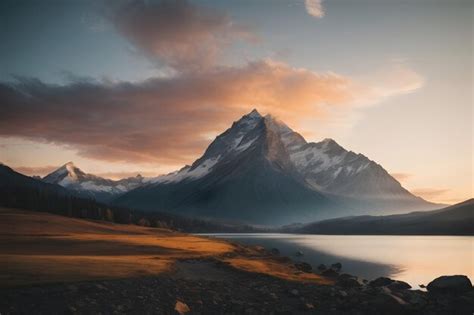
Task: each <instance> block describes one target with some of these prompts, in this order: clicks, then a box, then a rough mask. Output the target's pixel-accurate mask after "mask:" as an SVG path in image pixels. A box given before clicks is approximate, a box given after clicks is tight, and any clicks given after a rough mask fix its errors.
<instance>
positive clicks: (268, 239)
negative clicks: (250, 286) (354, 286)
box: [206, 234, 474, 288]
mask: <svg viewBox="0 0 474 315" xmlns="http://www.w3.org/2000/svg"><path fill="white" fill-rule="evenodd" d="M206 235H208V236H212V237H218V238H225V239H228V240H232V241H237V242H240V243H244V244H249V245H261V246H264V247H265V248H267V249H271V248H274V247H275V248H278V249H279V250H280V252H281V254H282V255H285V256H291V257H292V259H294V260H301V261H306V262H308V263H310V264H311V265H312V266H313V268H316V267H317V266H318V265H319V264H321V263H322V264H326V265H329V264H332V263H335V262H340V263H342V267H343V272H347V273H350V274H354V275H357V276H359V277H362V278H365V279H368V280H371V279H374V278H376V277H380V276H387V277H390V278H392V279H398V280H403V281H406V282H408V283H409V284H411V285H412V287H414V288H418V285H420V284H425V285H426V284H428V283H429V282H430V281H431V280H433V279H435V278H437V277H439V276H441V275H454V274H463V275H467V276H468V277H469V278H470V279H471V281H473V280H474V237H470V236H346V235H298V234H206ZM299 250H301V251H303V253H304V256H303V257H296V256H295V253H296V252H297V251H299Z"/></svg>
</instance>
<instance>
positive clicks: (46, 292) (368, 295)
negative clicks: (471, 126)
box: [0, 259, 474, 314]
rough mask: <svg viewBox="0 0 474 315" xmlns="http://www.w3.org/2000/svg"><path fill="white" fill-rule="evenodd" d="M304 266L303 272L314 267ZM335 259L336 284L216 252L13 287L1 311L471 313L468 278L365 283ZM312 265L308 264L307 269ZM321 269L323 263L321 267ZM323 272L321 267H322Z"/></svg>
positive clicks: (2, 297)
mask: <svg viewBox="0 0 474 315" xmlns="http://www.w3.org/2000/svg"><path fill="white" fill-rule="evenodd" d="M310 267H311V266H309V265H301V264H300V265H298V266H297V268H298V269H300V271H299V272H310V270H308V269H309V268H310ZM340 267H341V266H340V265H338V264H335V265H333V266H332V267H331V268H329V269H325V270H323V271H322V274H324V275H326V276H327V277H330V278H332V279H333V280H334V283H335V284H334V285H320V284H314V283H303V282H296V281H288V280H283V279H279V278H275V277H271V276H267V275H262V274H255V273H250V272H244V271H239V270H236V269H234V268H232V267H230V266H229V265H228V264H225V263H223V262H222V261H219V260H216V259H193V260H183V261H180V262H178V263H177V264H176V267H175V268H174V270H173V272H170V273H167V274H164V275H161V276H156V277H150V276H147V277H143V278H134V279H123V280H107V281H87V282H76V283H72V284H71V283H69V284H54V285H40V286H34V287H27V288H26V287H25V288H10V289H2V290H1V291H0V313H1V314H299V313H301V314H306V313H307V314H473V312H474V290H473V288H472V285H471V283H470V281H469V279H468V278H467V277H463V276H456V277H446V278H439V279H437V280H436V281H433V282H432V283H430V284H429V285H428V292H423V291H420V290H410V286H409V285H408V284H406V283H404V282H400V281H394V280H391V279H388V278H379V279H376V280H374V281H371V282H367V281H365V283H364V282H361V281H359V279H357V278H356V277H353V276H351V275H347V274H343V273H342V274H341V273H340V272H339V269H340ZM304 269H306V270H304ZM320 269H324V268H323V266H320ZM318 272H319V271H318Z"/></svg>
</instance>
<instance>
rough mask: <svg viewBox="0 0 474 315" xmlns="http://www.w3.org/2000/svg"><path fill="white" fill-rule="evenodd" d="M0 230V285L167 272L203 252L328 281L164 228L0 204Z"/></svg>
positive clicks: (250, 251)
mask: <svg viewBox="0 0 474 315" xmlns="http://www.w3.org/2000/svg"><path fill="white" fill-rule="evenodd" d="M0 231H1V232H0V233H1V234H0V286H3V287H11V286H24V285H32V284H41V283H51V282H69V281H82V280H93V279H109V278H132V277H140V276H151V275H158V274H160V273H164V272H168V273H173V272H174V270H175V268H174V267H175V264H176V262H177V261H181V260H186V259H194V258H206V257H212V258H215V259H218V260H221V261H223V262H224V263H226V264H227V265H229V266H231V267H233V268H235V269H239V270H243V271H247V272H257V273H264V274H268V275H272V276H276V277H280V278H284V279H289V280H295V281H309V282H317V283H323V284H328V283H330V281H329V280H327V279H325V278H321V277H320V276H318V275H315V274H305V273H298V272H297V271H296V270H295V269H294V267H293V265H292V264H291V263H289V262H283V261H281V260H279V259H274V258H272V257H268V255H264V254H263V253H262V251H261V250H259V249H257V248H247V247H242V246H239V245H236V244H231V243H228V242H226V241H223V240H216V239H210V238H204V237H198V236H193V235H187V234H182V233H178V232H174V231H170V230H166V229H157V228H146V227H139V226H134V225H120V224H113V223H107V222H96V221H89V220H82V219H74V218H68V217H62V216H57V215H53V214H48V213H40V212H31V211H24V210H17V209H5V208H0Z"/></svg>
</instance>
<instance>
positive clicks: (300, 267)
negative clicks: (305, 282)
mask: <svg viewBox="0 0 474 315" xmlns="http://www.w3.org/2000/svg"><path fill="white" fill-rule="evenodd" d="M295 267H296V269H298V270H301V271H303V272H307V273H309V272H312V271H313V267H312V266H311V265H310V264H308V263H305V262H298V263H296V264H295Z"/></svg>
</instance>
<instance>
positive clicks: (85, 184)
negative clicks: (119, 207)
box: [43, 162, 144, 202]
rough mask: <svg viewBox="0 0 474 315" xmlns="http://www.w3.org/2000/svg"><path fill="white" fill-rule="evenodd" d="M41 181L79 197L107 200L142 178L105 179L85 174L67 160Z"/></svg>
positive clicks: (134, 184) (141, 180)
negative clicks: (65, 189)
mask: <svg viewBox="0 0 474 315" xmlns="http://www.w3.org/2000/svg"><path fill="white" fill-rule="evenodd" d="M43 181H44V182H46V183H50V184H57V185H60V186H62V187H65V188H67V189H68V190H70V191H72V192H74V193H75V194H76V195H78V196H81V197H86V198H94V199H96V200H97V201H101V202H109V201H110V200H112V199H114V198H115V197H117V196H118V195H120V194H123V193H124V192H127V191H129V190H132V189H134V188H137V187H138V186H140V185H142V184H143V183H144V178H143V177H142V176H141V175H137V176H136V177H129V178H124V179H121V180H112V179H106V178H102V177H99V176H96V175H93V174H87V173H85V172H83V171H82V170H81V169H80V168H78V167H77V166H75V165H74V163H73V162H68V163H66V164H64V165H63V166H61V167H60V168H58V169H57V170H55V171H54V172H52V173H50V174H48V175H46V176H45V177H44V178H43Z"/></svg>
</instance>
